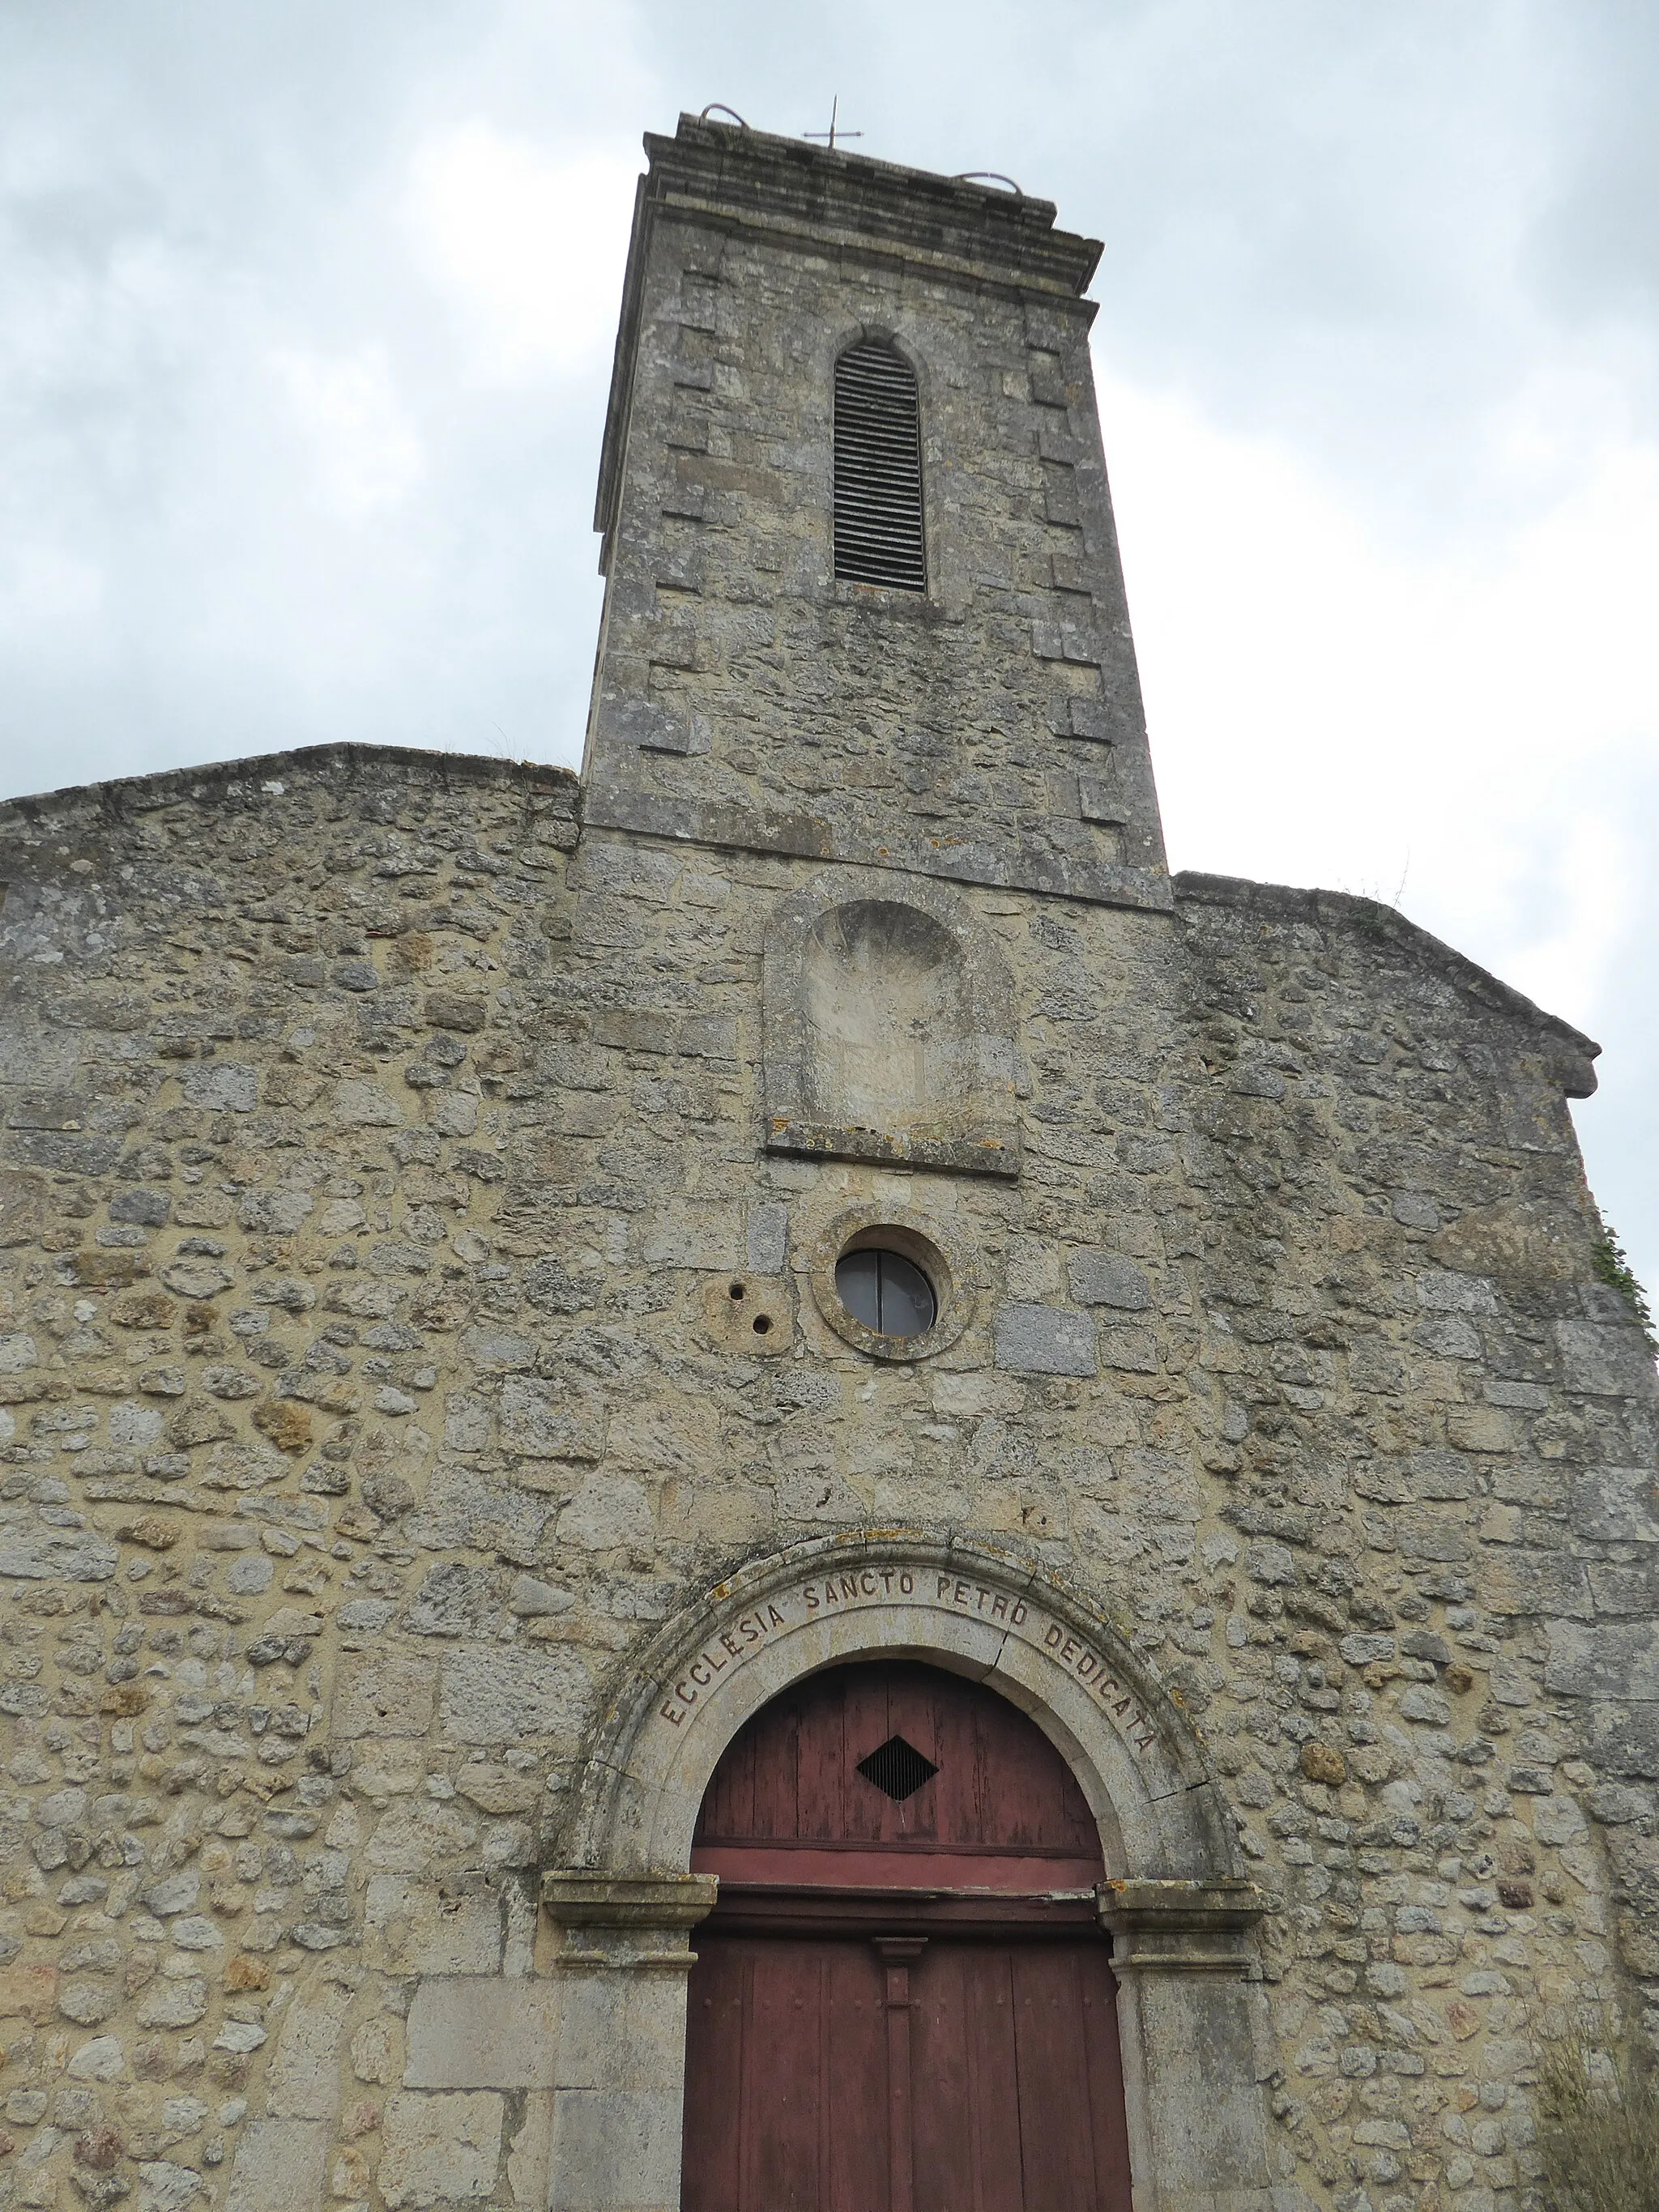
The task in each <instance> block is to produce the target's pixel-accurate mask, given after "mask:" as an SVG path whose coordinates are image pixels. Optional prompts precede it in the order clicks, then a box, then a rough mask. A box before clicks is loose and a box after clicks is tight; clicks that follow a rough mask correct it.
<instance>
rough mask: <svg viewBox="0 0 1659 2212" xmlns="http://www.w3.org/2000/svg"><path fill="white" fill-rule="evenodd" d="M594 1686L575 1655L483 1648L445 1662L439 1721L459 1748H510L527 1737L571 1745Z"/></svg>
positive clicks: (492, 1646)
mask: <svg viewBox="0 0 1659 2212" xmlns="http://www.w3.org/2000/svg"><path fill="white" fill-rule="evenodd" d="M592 1698H593V1691H592V1683H591V1682H590V1681H589V1680H588V1677H587V1671H586V1668H584V1667H583V1665H582V1663H581V1661H580V1659H579V1658H578V1657H577V1656H576V1655H575V1654H574V1651H570V1650H564V1649H556V1650H548V1651H522V1650H514V1649H513V1648H512V1647H510V1646H509V1647H507V1648H506V1649H503V1648H502V1647H501V1645H499V1644H483V1645H480V1646H478V1647H477V1648H476V1649H471V1650H462V1651H457V1652H456V1653H454V1654H453V1656H451V1657H449V1658H447V1659H446V1660H445V1662H444V1667H443V1695H442V1702H441V1719H442V1724H443V1727H444V1729H445V1731H446V1733H447V1734H448V1735H452V1736H454V1737H455V1738H457V1739H458V1740H459V1741H460V1742H462V1743H473V1744H490V1743H513V1742H517V1741H520V1739H521V1738H522V1737H525V1736H534V1735H556V1736H560V1737H562V1738H563V1739H565V1740H566V1741H574V1739H575V1737H576V1736H578V1735H580V1731H581V1729H583V1728H584V1727H585V1726H586V1722H587V1716H588V1713H589V1711H590V1710H591V1708H592Z"/></svg>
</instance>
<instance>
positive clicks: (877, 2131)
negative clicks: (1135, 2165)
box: [681, 1659, 1130, 2212]
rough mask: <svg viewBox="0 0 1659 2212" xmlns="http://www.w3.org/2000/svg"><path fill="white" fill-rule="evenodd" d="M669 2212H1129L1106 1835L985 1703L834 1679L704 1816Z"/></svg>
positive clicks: (792, 1708) (910, 1683)
mask: <svg viewBox="0 0 1659 2212" xmlns="http://www.w3.org/2000/svg"><path fill="white" fill-rule="evenodd" d="M691 1870H692V1872H693V1873H694V1874H714V1875H719V1877H720V1893H719V1901H718V1903H717V1905H716V1906H715V1909H714V1913H713V1914H712V1916H711V1917H710V1918H709V1919H708V1921H706V1922H705V1923H703V1925H702V1928H701V1929H699V1930H698V1932H697V1936H696V1951H697V1962H696V1966H695V1967H694V1968H693V1970H692V1974H691V1979H690V1989H689V1992H688V1997H689V2002H688V2008H687V2039H686V2075H685V2105H684V2113H685V2119H684V2164H683V2168H682V2172H683V2180H682V2194H681V2204H682V2206H683V2208H684V2212H1128V2207H1129V2204H1130V2184H1129V2158H1128V2149H1127V2138H1126V2132H1125V2124H1124V2105H1123V2085H1122V2074H1121V2060H1120V2055H1119V2048H1118V2030H1117V2015H1116V2003H1115V1997H1116V1988H1115V1983H1114V1981H1113V1978H1112V1973H1111V1967H1110V1964H1109V1950H1108V1946H1107V1942H1106V1939H1105V1937H1104V1936H1103V1934H1102V1932H1101V1929H1100V1924H1099V1917H1098V1912H1097V1899H1096V1885H1097V1883H1098V1882H1099V1881H1101V1880H1102V1878H1103V1873H1104V1869H1103V1863H1102V1858H1101V1848H1100V1839H1099V1832H1098V1829H1097V1825H1096V1823H1095V1821H1094V1820H1093V1818H1092V1816H1091V1814H1090V1811H1089V1808H1088V1806H1087V1804H1086V1802H1085V1799H1084V1797H1083V1795H1082V1792H1081V1790H1079V1787H1078V1785H1077V1783H1076V1781H1075V1780H1074V1779H1073V1776H1072V1774H1071V1772H1070V1771H1069V1770H1068V1769H1067V1767H1066V1762H1065V1760H1064V1759H1062V1758H1061V1757H1060V1753H1059V1752H1058V1751H1057V1750H1056V1749H1055V1748H1054V1745H1053V1744H1052V1743H1050V1742H1049V1741H1048V1738H1047V1737H1046V1736H1045V1735H1043V1734H1042V1731H1041V1730H1040V1729H1038V1728H1037V1727H1036V1724H1035V1723H1033V1722H1032V1721H1031V1720H1030V1718H1028V1717H1027V1716H1026V1715H1025V1714H1024V1713H1023V1712H1021V1711H1018V1709H1017V1708H1016V1707H1015V1706H1014V1705H1011V1704H1009V1703H1008V1702H1007V1701H1006V1699H1003V1698H1001V1697H1000V1696H998V1695H997V1694H996V1692H994V1691H993V1690H991V1689H989V1688H987V1687H986V1686H984V1685H983V1684H982V1683H979V1682H974V1681H969V1680H964V1679H963V1678H962V1677H961V1676H958V1675H956V1674H949V1673H947V1672H945V1670H943V1669H942V1668H934V1667H929V1666H926V1665H923V1664H921V1662H916V1661H914V1660H909V1659H892V1660H878V1661H872V1662H856V1663H854V1664H850V1665H842V1666H837V1667H831V1668H826V1669H825V1670H823V1672H820V1673H817V1674H811V1675H810V1676H808V1677H806V1678H805V1680H800V1681H798V1682H797V1683H795V1684H794V1685H793V1686H791V1687H790V1688H788V1689H787V1690H786V1691H785V1692H783V1693H782V1694H781V1695H780V1696H778V1697H777V1698H775V1699H774V1700H773V1701H772V1702H771V1703H770V1704H769V1705H765V1706H763V1708H762V1709H761V1711H759V1712H757V1713H756V1714H755V1715H754V1717H752V1718H751V1719H750V1721H749V1722H748V1723H746V1724H745V1725H744V1727H743V1728H742V1729H740V1730H739V1731H738V1734H737V1735H736V1736H735V1737H734V1738H733V1739H732V1741H731V1743H730V1744H729V1745H728V1746H727V1747H726V1751H725V1753H723V1755H722V1756H721V1758H720V1762H719V1764H718V1765H717V1766H716V1768H715V1770H714V1775H713V1777H712V1778H711V1780H710V1782H709V1784H708V1789H707V1791H706V1792H705V1794H704V1796H703V1800H702V1811H701V1814H700V1816H699V1819H698V1822H697V1827H696V1836H695V1839H694V1842H693V1846H692V1852H691Z"/></svg>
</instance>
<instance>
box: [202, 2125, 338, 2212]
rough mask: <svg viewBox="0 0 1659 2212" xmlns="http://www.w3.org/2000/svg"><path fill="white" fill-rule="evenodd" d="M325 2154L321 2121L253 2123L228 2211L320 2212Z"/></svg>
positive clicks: (245, 2134)
mask: <svg viewBox="0 0 1659 2212" xmlns="http://www.w3.org/2000/svg"><path fill="white" fill-rule="evenodd" d="M327 2156H328V2129H327V2127H326V2126H325V2124H324V2123H323V2122H322V2121H320V2120H250V2121H249V2122H248V2123H247V2124H246V2127H245V2128H244V2129H243V2130H242V2134H241V2136H240V2140H239V2142H237V2145H236V2156H235V2159H234V2161H233V2163H232V2166H231V2169H230V2183H229V2186H228V2189H227V2191H226V2193H225V2212H317V2206H318V2205H319V2203H321V2201H322V2195H323V2166H324V2162H325V2160H326V2158H327Z"/></svg>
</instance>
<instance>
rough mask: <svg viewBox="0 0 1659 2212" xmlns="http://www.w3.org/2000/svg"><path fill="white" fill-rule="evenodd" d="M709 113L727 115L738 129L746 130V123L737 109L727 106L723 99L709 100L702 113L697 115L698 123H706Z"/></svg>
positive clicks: (747, 126)
mask: <svg viewBox="0 0 1659 2212" xmlns="http://www.w3.org/2000/svg"><path fill="white" fill-rule="evenodd" d="M711 115H729V116H730V117H731V118H732V121H733V122H734V123H735V124H736V125H737V126H738V130H740V131H747V130H748V128H749V125H748V124H746V123H745V122H744V119H743V118H742V116H740V115H739V114H738V111H737V109H736V108H735V107H728V106H726V102H725V101H724V100H710V101H709V103H708V106H707V107H705V108H704V109H703V111H702V114H701V115H699V116H698V118H697V120H698V122H699V123H707V122H708V118H709V117H710V116H711Z"/></svg>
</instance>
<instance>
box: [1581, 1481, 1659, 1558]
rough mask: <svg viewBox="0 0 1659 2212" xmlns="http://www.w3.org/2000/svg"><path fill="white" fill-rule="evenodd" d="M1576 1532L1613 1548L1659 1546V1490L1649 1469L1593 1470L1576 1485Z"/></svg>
mask: <svg viewBox="0 0 1659 2212" xmlns="http://www.w3.org/2000/svg"><path fill="white" fill-rule="evenodd" d="M1569 1495H1570V1497H1571V1518H1572V1525H1573V1527H1574V1528H1575V1529H1576V1530H1577V1532H1578V1533H1579V1534H1581V1535H1584V1536H1595V1537H1597V1538H1599V1539H1601V1541H1603V1542H1607V1543H1614V1544H1659V1486H1656V1481H1655V1476H1654V1470H1653V1469H1652V1468H1649V1467H1592V1468H1586V1469H1585V1470H1584V1472H1583V1474H1581V1475H1579V1476H1578V1477H1577V1479H1576V1480H1574V1482H1573V1485H1572V1487H1571V1492H1570V1493H1569Z"/></svg>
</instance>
